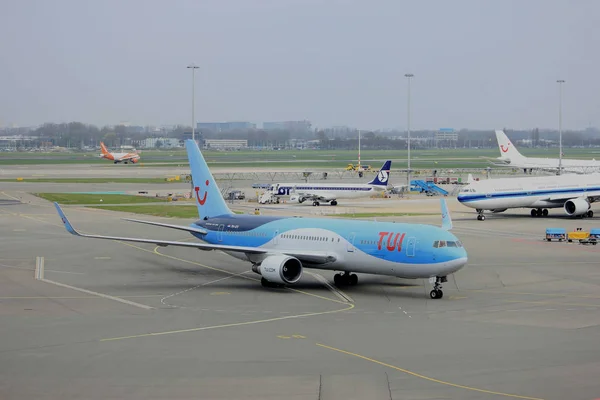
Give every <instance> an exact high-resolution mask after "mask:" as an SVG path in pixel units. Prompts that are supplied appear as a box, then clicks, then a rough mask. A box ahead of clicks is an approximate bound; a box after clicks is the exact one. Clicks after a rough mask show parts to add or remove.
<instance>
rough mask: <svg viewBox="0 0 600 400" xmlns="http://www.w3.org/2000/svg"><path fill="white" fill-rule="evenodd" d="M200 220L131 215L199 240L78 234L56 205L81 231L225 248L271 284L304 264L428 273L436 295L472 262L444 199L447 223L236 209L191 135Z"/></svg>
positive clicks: (344, 276)
mask: <svg viewBox="0 0 600 400" xmlns="http://www.w3.org/2000/svg"><path fill="white" fill-rule="evenodd" d="M186 149H187V153H188V158H189V162H190V168H191V173H192V181H193V184H194V191H195V193H194V197H195V200H196V205H197V208H198V214H199V218H200V219H199V220H198V221H196V222H194V223H192V224H191V225H190V226H183V225H174V224H165V223H159V222H152V221H141V220H136V219H127V220H128V221H132V222H137V223H142V224H148V225H155V226H160V227H165V228H170V229H177V230H182V231H187V232H189V233H191V234H192V235H193V236H195V237H196V238H197V239H199V240H201V241H202V243H200V242H177V241H169V240H160V239H156V240H155V239H142V238H130V237H116V236H101V235H93V234H84V233H80V232H78V231H77V230H75V228H73V226H72V225H71V223H70V222H69V220H68V219H67V217H66V216H65V214H64V213H63V211H62V210H61V208H60V206H59V205H58V204H57V203H54V205H55V207H56V209H57V211H58V214H59V215H60V217H61V219H62V222H63V223H64V225H65V227H66V229H67V231H68V232H70V233H71V234H73V235H75V236H80V237H87V238H97V239H109V240H120V241H130V242H137V243H153V244H156V245H158V246H165V247H166V246H181V247H188V248H196V249H199V250H220V251H222V252H224V253H226V254H229V255H231V256H233V257H235V258H238V259H241V260H244V261H248V262H250V263H251V264H252V270H253V271H254V272H256V273H258V274H260V275H262V279H261V283H262V285H263V286H265V287H278V286H285V285H293V284H295V283H297V282H298V281H299V280H300V278H301V277H302V272H303V269H304V268H310V269H321V270H331V271H339V272H341V273H338V274H336V275H335V276H334V282H335V284H336V285H337V286H342V285H356V284H357V283H358V277H357V275H356V274H354V273H353V272H359V273H364V274H377V275H388V276H395V277H399V278H406V279H427V278H429V279H430V281H431V282H432V283H434V285H433V290H431V292H430V297H431V298H432V299H439V298H441V297H442V296H443V292H442V290H441V289H442V285H441V284H442V283H443V282H446V281H447V275H449V274H452V273H454V272H456V271H458V270H459V269H461V268H462V267H463V266H464V265H465V264H466V263H467V252H466V251H465V249H464V247H463V245H462V243H461V241H460V240H458V238H456V236H454V235H453V234H452V233H451V232H450V230H451V229H452V220H451V219H450V214H449V212H448V208H447V206H446V202H445V200H444V199H441V208H442V226H441V227H437V226H433V225H423V224H407V223H394V222H376V221H364V220H351V219H338V218H299V217H280V216H263V215H238V214H235V213H233V212H232V211H231V210H230V209H229V208H228V207H227V204H226V202H225V200H224V199H223V196H222V195H221V192H220V190H219V188H218V187H217V184H216V182H215V180H214V178H213V176H212V174H211V173H210V170H209V169H208V165H207V164H206V161H205V160H204V157H203V156H202V153H201V152H200V149H199V148H198V145H197V144H196V143H195V142H194V141H192V140H187V141H186Z"/></svg>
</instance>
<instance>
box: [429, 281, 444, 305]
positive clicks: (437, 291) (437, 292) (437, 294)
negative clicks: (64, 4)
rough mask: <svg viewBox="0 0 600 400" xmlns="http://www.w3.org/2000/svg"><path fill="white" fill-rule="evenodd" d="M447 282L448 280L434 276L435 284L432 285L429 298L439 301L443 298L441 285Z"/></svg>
mask: <svg viewBox="0 0 600 400" xmlns="http://www.w3.org/2000/svg"><path fill="white" fill-rule="evenodd" d="M444 282H448V278H447V277H445V276H436V277H435V283H434V284H433V290H432V291H431V292H429V297H431V298H432V299H434V300H436V299H441V298H442V297H444V292H442V283H444Z"/></svg>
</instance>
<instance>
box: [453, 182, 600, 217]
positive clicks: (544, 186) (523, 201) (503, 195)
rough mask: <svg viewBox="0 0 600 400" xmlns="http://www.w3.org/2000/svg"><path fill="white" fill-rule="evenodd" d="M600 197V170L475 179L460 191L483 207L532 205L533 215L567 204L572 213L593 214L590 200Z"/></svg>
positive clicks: (460, 196) (465, 198)
mask: <svg viewBox="0 0 600 400" xmlns="http://www.w3.org/2000/svg"><path fill="white" fill-rule="evenodd" d="M599 198H600V174H588V175H576V174H570V175H560V176H535V177H526V178H524V177H523V178H500V179H487V180H482V181H477V182H472V183H470V184H469V185H467V186H466V187H464V188H463V189H462V190H461V191H460V193H459V194H458V201H459V202H460V203H462V204H463V205H465V206H467V207H471V208H475V209H477V210H480V213H479V217H478V219H479V220H483V219H485V218H481V217H482V216H483V214H482V212H483V210H492V211H496V212H497V211H504V210H506V209H509V208H531V209H533V210H532V214H531V215H532V216H542V215H544V216H545V215H548V210H547V209H548V208H561V207H564V210H565V213H566V214H567V215H569V216H582V215H586V216H590V217H591V216H592V215H593V213H592V212H591V209H590V208H591V203H593V202H595V201H597V200H598V199H599ZM544 210H545V211H544Z"/></svg>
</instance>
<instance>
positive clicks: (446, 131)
mask: <svg viewBox="0 0 600 400" xmlns="http://www.w3.org/2000/svg"><path fill="white" fill-rule="evenodd" d="M440 142H442V143H448V142H452V144H456V142H458V133H457V132H454V129H452V128H442V129H440V130H439V131H437V132H436V133H435V145H436V147H437V146H438V145H439V144H440Z"/></svg>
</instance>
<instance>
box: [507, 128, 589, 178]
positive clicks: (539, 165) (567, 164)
mask: <svg viewBox="0 0 600 400" xmlns="http://www.w3.org/2000/svg"><path fill="white" fill-rule="evenodd" d="M496 139H497V140H498V149H499V150H500V157H498V158H497V160H498V161H499V163H496V164H495V165H498V166H504V167H507V166H509V167H515V168H521V169H523V170H524V171H526V172H527V170H529V171H530V172H531V170H533V169H541V170H545V171H558V169H559V159H558V158H536V157H525V156H524V155H522V154H521V153H520V152H519V150H517V148H516V147H515V145H514V144H513V143H512V142H511V141H510V139H508V136H506V134H505V133H504V131H502V130H496ZM562 171H563V172H574V173H580V174H587V173H592V172H599V171H600V162H599V161H596V160H575V159H568V158H563V159H562Z"/></svg>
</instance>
